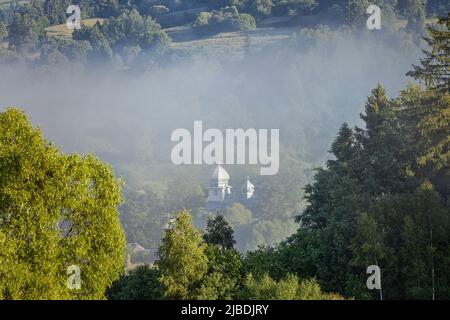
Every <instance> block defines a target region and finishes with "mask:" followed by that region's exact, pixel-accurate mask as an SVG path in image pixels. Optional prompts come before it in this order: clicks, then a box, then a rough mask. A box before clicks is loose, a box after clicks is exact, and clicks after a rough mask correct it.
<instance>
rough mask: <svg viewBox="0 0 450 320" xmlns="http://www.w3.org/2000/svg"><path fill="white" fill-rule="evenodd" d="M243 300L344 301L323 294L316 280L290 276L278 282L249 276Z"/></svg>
mask: <svg viewBox="0 0 450 320" xmlns="http://www.w3.org/2000/svg"><path fill="white" fill-rule="evenodd" d="M240 298H241V299H245V300H342V299H343V298H342V297H340V296H339V295H337V294H327V293H323V292H322V290H321V289H320V285H319V284H318V283H317V281H316V280H314V279H311V280H303V281H299V279H298V278H297V277H296V276H295V275H292V274H288V275H287V276H286V278H285V279H280V280H279V281H276V280H274V279H272V278H271V277H270V276H269V275H267V274H264V275H263V276H261V277H259V278H255V277H254V276H253V275H252V274H249V275H247V277H246V279H245V282H244V288H243V290H242V292H241V296H240Z"/></svg>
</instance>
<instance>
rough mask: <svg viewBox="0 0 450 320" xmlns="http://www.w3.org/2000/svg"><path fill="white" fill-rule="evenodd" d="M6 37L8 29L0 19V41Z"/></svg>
mask: <svg viewBox="0 0 450 320" xmlns="http://www.w3.org/2000/svg"><path fill="white" fill-rule="evenodd" d="M7 37H8V29H6V26H5V24H4V23H3V22H1V21H0V43H1V42H3V40H5V39H6V38H7Z"/></svg>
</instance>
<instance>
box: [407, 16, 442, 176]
mask: <svg viewBox="0 0 450 320" xmlns="http://www.w3.org/2000/svg"><path fill="white" fill-rule="evenodd" d="M428 33H429V37H428V38H425V40H426V42H427V43H428V45H429V49H428V50H427V51H425V58H424V59H422V60H421V63H420V65H419V66H414V70H413V71H411V72H409V73H408V75H410V76H412V77H414V78H415V79H418V80H420V81H421V82H423V83H424V84H425V86H426V89H427V90H426V91H425V92H424V96H423V99H422V102H421V109H420V112H421V113H422V120H421V121H420V123H419V125H418V126H419V130H420V131H421V133H422V135H423V137H424V138H425V140H426V141H427V143H428V146H427V148H426V150H425V152H424V154H422V155H420V157H419V162H420V163H421V164H422V165H425V164H433V165H434V166H435V167H436V168H437V169H442V168H447V172H446V173H445V172H444V173H443V175H444V176H446V177H448V176H449V175H448V167H449V165H450V160H449V159H450V127H449V126H448V123H449V122H450V76H449V75H450V47H449V45H448V44H449V42H450V13H449V14H447V16H446V17H442V18H440V19H439V23H438V26H437V27H435V28H434V27H429V28H428Z"/></svg>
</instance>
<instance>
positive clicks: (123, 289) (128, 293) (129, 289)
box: [106, 265, 163, 300]
mask: <svg viewBox="0 0 450 320" xmlns="http://www.w3.org/2000/svg"><path fill="white" fill-rule="evenodd" d="M159 277H160V272H159V270H158V269H156V268H153V267H150V266H145V265H144V266H138V267H137V268H136V269H134V270H132V271H130V273H129V274H127V275H124V276H122V277H121V278H120V279H118V280H116V281H115V282H114V283H113V284H112V286H111V287H110V288H108V290H107V292H106V295H107V297H108V299H109V300H156V299H161V298H162V297H163V287H162V285H161V284H160V283H159Z"/></svg>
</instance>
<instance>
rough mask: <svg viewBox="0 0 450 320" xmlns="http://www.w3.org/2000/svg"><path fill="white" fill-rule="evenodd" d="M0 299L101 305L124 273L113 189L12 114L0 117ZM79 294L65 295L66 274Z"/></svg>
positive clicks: (117, 190)
mask: <svg viewBox="0 0 450 320" xmlns="http://www.w3.org/2000/svg"><path fill="white" fill-rule="evenodd" d="M0 164H1V165H0V176H1V179H0V199H1V201H0V299H70V298H77V299H88V298H91V299H102V298H104V293H105V290H106V288H107V287H109V286H110V285H111V283H112V282H113V281H114V280H115V279H117V278H118V277H119V276H120V275H121V274H122V272H123V268H124V249H125V238H124V232H123V230H122V227H121V225H120V222H119V216H118V210H117V206H118V204H119V203H120V201H121V184H120V183H119V181H118V180H116V178H115V177H114V175H113V174H112V171H111V168H110V167H108V166H107V165H105V164H104V163H103V162H101V161H99V160H98V159H97V158H95V157H94V156H91V155H89V156H85V157H81V156H79V155H76V154H72V155H63V154H61V153H60V151H59V150H58V149H56V148H55V147H54V146H52V145H51V144H50V143H48V142H47V141H46V140H45V139H44V137H43V136H42V132H41V131H40V130H36V129H34V128H33V127H32V126H31V124H30V122H29V120H28V118H27V117H26V115H25V114H24V113H23V112H21V111H19V110H17V109H7V110H6V111H4V112H2V113H0ZM71 265H76V266H78V267H79V268H80V273H81V288H80V289H79V290H73V291H71V290H69V288H67V286H66V283H67V278H68V275H67V273H66V272H67V268H68V267H69V266H71Z"/></svg>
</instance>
